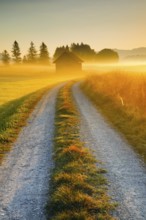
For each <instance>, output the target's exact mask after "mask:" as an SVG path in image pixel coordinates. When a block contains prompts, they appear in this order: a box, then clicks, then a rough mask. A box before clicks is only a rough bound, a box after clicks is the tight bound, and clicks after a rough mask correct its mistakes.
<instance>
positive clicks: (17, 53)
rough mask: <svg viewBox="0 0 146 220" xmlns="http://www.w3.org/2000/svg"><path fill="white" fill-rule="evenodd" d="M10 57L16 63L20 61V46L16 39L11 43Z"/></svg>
mask: <svg viewBox="0 0 146 220" xmlns="http://www.w3.org/2000/svg"><path fill="white" fill-rule="evenodd" d="M12 57H13V60H14V62H15V63H16V64H19V63H20V62H21V52H20V47H19V44H18V42H17V41H14V43H13V47H12Z"/></svg>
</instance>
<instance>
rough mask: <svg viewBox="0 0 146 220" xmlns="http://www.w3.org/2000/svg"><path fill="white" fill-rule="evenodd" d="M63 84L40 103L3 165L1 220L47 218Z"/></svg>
mask: <svg viewBox="0 0 146 220" xmlns="http://www.w3.org/2000/svg"><path fill="white" fill-rule="evenodd" d="M58 90H59V87H56V88H54V89H52V90H51V91H49V92H48V94H46V95H45V96H44V97H43V98H42V100H41V101H40V102H39V103H38V104H37V106H36V108H35V110H34V112H33V113H32V114H31V116H30V118H29V120H28V123H27V126H26V127H24V129H23V130H22V131H21V133H20V136H19V138H18V140H17V141H16V143H15V145H14V146H13V148H12V150H11V152H10V153H8V155H7V157H6V160H5V161H4V163H3V164H2V166H1V167H0V220H45V219H46V217H45V205H46V201H47V199H48V195H47V193H48V188H49V178H50V172H51V169H52V166H53V161H52V139H53V133H54V114H55V100H56V96H57V92H58Z"/></svg>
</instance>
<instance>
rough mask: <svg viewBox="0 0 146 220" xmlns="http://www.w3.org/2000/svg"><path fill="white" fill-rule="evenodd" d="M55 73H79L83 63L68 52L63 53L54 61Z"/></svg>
mask: <svg viewBox="0 0 146 220" xmlns="http://www.w3.org/2000/svg"><path fill="white" fill-rule="evenodd" d="M54 63H55V64H56V71H57V72H61V73H69V72H81V71H82V63H83V61H82V60H81V59H80V58H79V57H78V56H76V55H75V54H74V53H72V52H70V51H64V52H63V53H62V54H61V55H60V56H59V57H58V58H57V59H56V60H54Z"/></svg>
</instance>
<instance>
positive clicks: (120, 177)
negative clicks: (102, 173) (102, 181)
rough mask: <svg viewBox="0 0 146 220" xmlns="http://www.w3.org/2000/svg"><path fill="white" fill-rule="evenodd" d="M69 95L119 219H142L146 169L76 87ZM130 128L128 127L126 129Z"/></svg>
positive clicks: (145, 209) (145, 217)
mask: <svg viewBox="0 0 146 220" xmlns="http://www.w3.org/2000/svg"><path fill="white" fill-rule="evenodd" d="M73 94H74V98H75V100H76V103H77V106H78V108H79V111H80V115H81V125H80V126H81V138H82V140H83V141H84V142H85V143H86V146H87V147H89V148H90V149H91V150H92V151H93V152H94V154H95V156H96V158H97V159H98V160H100V161H102V162H103V165H102V166H103V167H104V168H106V169H107V172H108V174H107V175H106V176H107V179H108V181H109V194H110V195H111V196H112V198H113V200H114V201H117V202H118V203H119V207H118V209H117V211H116V212H115V213H114V215H115V216H116V217H118V219H121V220H146V167H145V165H144V164H143V163H142V161H141V160H140V158H139V156H138V155H136V153H135V152H134V151H133V150H132V148H131V147H130V146H129V145H128V143H127V142H126V141H125V140H124V138H123V137H122V136H121V135H120V134H119V133H118V132H116V131H115V130H114V129H113V128H112V127H111V126H110V125H109V124H108V123H107V122H106V121H105V119H104V118H103V117H102V116H101V114H100V112H98V111H97V109H95V107H94V106H93V105H92V103H91V102H90V101H89V100H88V99H87V98H86V97H85V95H84V94H83V93H82V92H81V90H80V89H79V85H78V84H76V85H75V86H74V87H73ZM129 129H130V128H129Z"/></svg>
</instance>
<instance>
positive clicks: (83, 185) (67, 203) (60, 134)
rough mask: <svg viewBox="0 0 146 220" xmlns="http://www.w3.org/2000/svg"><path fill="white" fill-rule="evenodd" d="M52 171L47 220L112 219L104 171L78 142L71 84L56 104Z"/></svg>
mask: <svg viewBox="0 0 146 220" xmlns="http://www.w3.org/2000/svg"><path fill="white" fill-rule="evenodd" d="M55 125H56V131H55V147H54V160H55V164H54V170H53V174H52V180H51V184H50V185H51V189H50V199H49V203H48V206H47V210H48V216H49V217H48V219H52V220H74V219H76V220H77V219H80V220H81V219H82V220H95V219H101V220H104V219H113V218H112V217H111V215H110V211H111V210H112V209H113V207H114V205H112V204H111V203H110V200H109V198H108V196H107V194H106V189H105V184H106V181H105V178H104V177H103V175H102V173H104V172H105V171H104V170H102V169H101V168H97V167H96V161H95V159H94V157H93V156H92V155H91V153H90V152H89V151H88V150H87V149H86V148H85V147H84V145H83V143H81V142H80V141H79V127H78V126H79V118H78V112H77V109H76V107H75V105H74V103H73V100H72V95H71V84H70V83H69V84H67V85H65V87H63V88H62V89H61V90H60V92H59V96H58V99H57V105H56V119H55Z"/></svg>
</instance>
